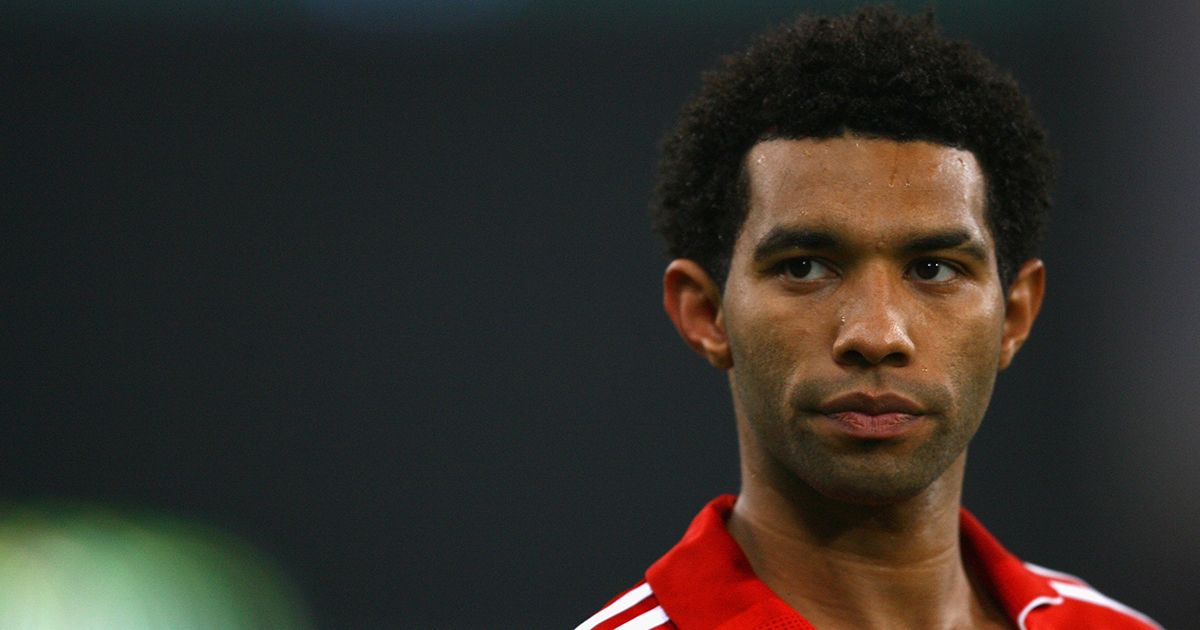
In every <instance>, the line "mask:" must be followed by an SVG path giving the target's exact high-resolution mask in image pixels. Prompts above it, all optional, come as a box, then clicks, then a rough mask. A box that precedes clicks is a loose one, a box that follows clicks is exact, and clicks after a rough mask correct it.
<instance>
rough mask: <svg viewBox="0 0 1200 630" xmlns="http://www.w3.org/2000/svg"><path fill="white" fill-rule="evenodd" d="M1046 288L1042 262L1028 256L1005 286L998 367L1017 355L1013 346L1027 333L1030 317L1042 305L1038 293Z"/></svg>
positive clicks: (1030, 325)
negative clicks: (1005, 300)
mask: <svg viewBox="0 0 1200 630" xmlns="http://www.w3.org/2000/svg"><path fill="white" fill-rule="evenodd" d="M1045 292H1046V265H1044V264H1042V261H1040V260H1038V259H1036V258H1031V259H1029V260H1027V261H1025V264H1023V265H1021V269H1020V270H1018V271H1017V277H1016V279H1014V280H1013V282H1012V284H1011V285H1009V288H1008V302H1007V304H1006V305H1005V312H1004V337H1003V338H1002V340H1001V342H1000V369H1001V370H1003V369H1004V368H1006V367H1008V366H1009V365H1010V364H1011V363H1012V360H1013V357H1015V356H1017V350H1020V349H1021V344H1023V343H1025V339H1027V338H1028V337H1029V332H1030V330H1032V329H1033V320H1035V319H1037V314H1038V311H1039V310H1040V309H1041V308H1042V295H1043V294H1044V293H1045Z"/></svg>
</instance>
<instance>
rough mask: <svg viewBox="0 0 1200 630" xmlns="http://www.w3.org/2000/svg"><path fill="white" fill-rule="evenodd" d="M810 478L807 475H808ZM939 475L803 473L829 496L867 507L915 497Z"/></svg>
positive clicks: (914, 472)
mask: <svg viewBox="0 0 1200 630" xmlns="http://www.w3.org/2000/svg"><path fill="white" fill-rule="evenodd" d="M806 477H807V478H806ZM938 477H939V474H938V473H937V472H934V471H927V470H896V469H895V468H893V467H885V468H882V469H873V470H861V469H860V470H843V471H842V474H838V475H829V474H822V475H819V476H818V475H801V476H800V478H801V480H802V481H804V482H805V483H807V485H809V486H810V487H812V488H813V489H814V490H816V491H817V492H818V493H819V494H821V495H823V496H825V497H826V498H828V499H832V500H834V501H838V502H841V503H849V504H853V505H864V506H883V505H892V504H896V503H901V502H904V501H908V500H910V499H913V498H915V497H917V496H919V495H921V493H923V492H925V491H926V490H927V489H928V488H929V486H930V485H932V484H933V482H934V481H935V480H936V479H937V478H938Z"/></svg>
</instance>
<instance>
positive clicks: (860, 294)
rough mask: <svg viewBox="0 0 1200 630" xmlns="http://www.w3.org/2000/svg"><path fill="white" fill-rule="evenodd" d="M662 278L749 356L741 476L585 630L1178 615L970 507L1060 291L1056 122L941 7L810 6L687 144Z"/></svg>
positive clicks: (671, 303) (739, 367)
mask: <svg viewBox="0 0 1200 630" xmlns="http://www.w3.org/2000/svg"><path fill="white" fill-rule="evenodd" d="M664 153H665V155H664V159H663V162H662V167H661V173H660V183H659V188H658V192H657V208H656V212H657V227H658V229H659V231H660V232H661V233H662V234H663V236H664V237H665V238H666V241H667V243H668V248H669V251H670V254H671V256H672V257H673V258H674V260H673V261H672V262H671V263H670V265H669V266H668V267H667V270H666V274H665V277H664V280H663V302H664V306H665V308H666V311H667V313H668V315H669V316H670V318H671V321H672V322H673V323H674V324H675V327H676V329H677V330H678V331H679V333H680V335H681V336H682V337H683V339H684V341H686V342H687V343H688V345H690V346H691V347H692V348H693V349H694V350H695V351H696V352H697V353H699V354H700V355H701V356H703V357H704V358H705V359H707V360H708V362H709V363H711V364H712V365H713V366H714V367H716V368H718V369H721V370H724V371H726V372H727V374H728V378H729V384H730V389H731V391H732V394H733V403H734V411H735V416H736V420H737V432H738V439H739V453H740V457H741V474H742V487H741V492H740V494H739V495H738V496H737V497H736V498H735V497H732V496H725V497H720V498H718V499H716V500H714V501H713V502H712V503H710V504H709V505H708V506H707V507H705V508H704V510H703V511H702V512H701V513H700V514H699V515H698V516H697V517H696V519H695V520H694V521H693V523H692V525H691V527H690V528H689V529H688V531H687V533H686V535H685V536H684V538H683V539H682V540H681V541H680V542H679V544H678V545H677V546H676V547H675V548H674V549H672V550H671V551H670V552H669V553H667V554H666V555H665V556H664V557H663V558H661V559H660V560H658V561H657V562H656V563H654V565H652V566H651V567H650V569H649V570H648V571H647V572H646V576H645V579H644V580H643V581H641V582H640V583H638V584H637V585H636V586H634V588H632V589H631V590H629V591H627V592H626V593H624V594H623V595H621V596H619V597H617V598H616V599H614V600H613V601H612V602H610V604H609V605H607V606H606V607H604V608H603V609H602V610H601V611H600V612H598V613H597V614H595V615H594V616H592V617H591V618H590V619H588V620H587V621H586V622H584V623H583V624H582V625H580V626H579V629H578V630H591V629H594V628H598V629H605V630H606V629H611V628H620V629H621V630H639V629H640V630H647V629H650V628H683V629H685V630H691V629H693V628H698V629H708V628H728V629H735V628H761V629H763V630H767V629H773V630H782V629H785V628H788V629H798V628H820V629H822V630H826V629H837V628H854V629H864V628H888V629H896V628H913V629H916V628H920V629H929V628H1027V629H1029V630H1035V629H1047V628H1153V627H1157V626H1156V625H1155V624H1154V622H1153V621H1151V620H1149V619H1148V618H1146V617H1145V616H1143V615H1141V614H1139V613H1137V612H1136V611H1133V610H1131V609H1129V608H1127V607H1125V606H1123V605H1122V604H1120V603H1117V602H1115V601H1113V600H1111V599H1109V598H1107V597H1105V596H1104V595H1101V594H1100V593H1098V592H1096V591H1095V590H1093V589H1091V588H1090V587H1088V586H1087V584H1086V583H1084V582H1083V581H1081V580H1080V579H1078V578H1075V577H1072V576H1069V575H1066V574H1062V573H1057V572H1054V571H1050V570H1047V569H1043V568H1040V567H1037V566H1035V565H1032V564H1025V563H1022V562H1021V561H1019V560H1017V559H1016V558H1015V557H1014V556H1012V555H1011V554H1009V553H1008V552H1007V551H1005V550H1004V548H1003V547H1001V546H1000V544H999V543H998V542H997V541H996V540H995V539H994V538H992V537H991V536H990V535H989V534H988V532H987V531H986V530H985V529H984V528H983V526H982V525H980V524H979V522H978V521H976V520H975V519H974V518H973V517H972V516H971V515H970V514H969V513H967V512H966V511H964V510H962V508H961V506H960V500H961V490H962V480H963V470H964V466H965V462H966V447H967V444H968V442H969V441H970V439H971V437H972V436H973V435H974V433H975V431H976V429H977V428H978V427H979V423H980V421H981V420H982V418H983V415H984V411H985V409H986V407H987V404H988V401H989V399H990V397H991V394H992V387H993V384H994V382H995V378H996V374H997V373H998V372H999V371H1000V370H1002V369H1004V368H1006V367H1008V365H1009V364H1010V363H1011V362H1012V361H1013V358H1014V356H1015V355H1016V353H1017V351H1018V350H1019V349H1020V347H1021V344H1022V343H1023V342H1024V341H1025V339H1026V337H1027V336H1028V335H1029V333H1030V330H1031V327H1032V325H1033V322H1034V319H1035V318H1036V316H1037V313H1038V309H1039V307H1040V306H1041V302H1042V294H1043V288H1044V286H1045V271H1044V268H1043V265H1042V262H1041V261H1040V260H1038V259H1037V258H1036V249H1037V244H1038V241H1039V239H1040V235H1041V231H1042V225H1043V222H1044V214H1045V212H1046V209H1047V207H1048V206H1049V198H1048V189H1049V186H1050V180H1051V177H1050V175H1051V173H1050V170H1051V169H1050V159H1049V158H1048V153H1047V150H1046V147H1045V144H1044V134H1043V132H1042V130H1041V128H1040V126H1039V125H1038V123H1037V122H1036V120H1035V119H1034V117H1033V115H1032V113H1031V112H1030V109H1029V107H1028V104H1027V103H1026V101H1025V99H1024V98H1023V97H1022V96H1021V94H1020V92H1019V91H1018V89H1017V86H1016V84H1015V83H1014V82H1013V81H1012V79H1011V78H1009V77H1007V76H1006V75H1004V74H1002V73H1001V72H999V71H998V70H997V69H996V68H995V67H994V66H992V65H991V64H990V63H989V62H988V61H987V60H985V59H984V58H983V57H982V56H981V55H980V54H979V53H978V52H976V51H975V50H973V49H971V48H969V47H968V46H966V45H964V44H960V43H956V42H952V41H948V40H946V39H944V38H943V37H942V36H941V35H940V34H939V33H938V32H937V30H936V28H935V26H934V25H933V20H932V17H931V16H928V15H927V16H924V17H907V16H902V15H899V14H897V13H896V12H894V11H892V10H883V9H866V10H863V11H860V12H859V13H857V14H855V15H853V16H849V17H844V18H838V19H818V18H812V17H805V18H802V19H800V20H799V21H798V22H796V23H795V24H793V25H790V26H787V27H785V28H782V29H780V30H777V31H775V32H772V33H769V34H767V35H765V36H763V37H762V38H760V39H759V40H757V41H756V42H755V43H754V44H753V45H752V46H751V48H750V49H749V50H748V51H747V52H745V53H744V54H741V55H738V56H735V57H731V58H729V59H728V60H726V62H725V63H724V65H723V66H722V67H721V68H720V69H718V70H717V71H716V72H714V73H712V74H710V75H707V76H706V79H705V83H704V86H703V88H702V90H701V92H700V93H699V95H698V96H696V97H695V99H694V100H692V101H691V102H690V103H689V104H688V105H687V106H686V107H685V108H684V111H683V113H682V116H681V119H680V121H679V123H678V126H677V127H676V129H675V130H674V132H673V133H672V134H671V135H670V136H669V137H668V139H667V141H666V144H665V147H664Z"/></svg>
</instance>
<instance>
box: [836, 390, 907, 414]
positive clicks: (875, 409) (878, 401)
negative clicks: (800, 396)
mask: <svg viewBox="0 0 1200 630" xmlns="http://www.w3.org/2000/svg"><path fill="white" fill-rule="evenodd" d="M819 410H820V412H821V413H823V414H833V413H845V412H857V413H865V414H868V415H872V416H877V415H880V414H885V413H906V414H909V415H914V416H915V415H920V414H922V413H924V410H923V409H922V408H921V406H920V405H918V404H917V403H915V402H913V401H912V400H910V399H908V398H905V397H904V396H901V395H900V394H894V393H892V392H884V393H881V394H868V393H866V392H853V393H849V394H843V395H841V396H837V397H835V398H831V399H829V400H828V401H826V402H825V403H823V404H822V405H821V406H820V408H819Z"/></svg>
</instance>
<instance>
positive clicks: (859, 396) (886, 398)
mask: <svg viewBox="0 0 1200 630" xmlns="http://www.w3.org/2000/svg"><path fill="white" fill-rule="evenodd" d="M817 410H818V412H820V413H821V415H823V416H825V417H826V418H828V419H829V420H831V421H832V423H833V425H834V427H836V428H837V429H838V430H839V431H840V432H842V433H845V434H847V435H849V436H851V437H856V438H861V439H871V440H881V439H889V438H895V437H899V436H901V435H903V434H904V433H906V432H907V431H909V430H910V429H911V428H913V427H914V426H915V425H916V422H915V421H916V420H917V419H918V418H920V417H921V416H923V415H924V414H925V410H924V408H922V407H921V405H919V404H917V403H916V402H914V401H912V400H910V399H908V398H905V397H904V396H901V395H899V394H894V393H890V392H888V393H882V394H868V393H864V392H855V393H852V394H845V395H842V396H838V397H836V398H833V399H831V400H829V401H828V402H825V403H823V404H822V405H821V406H820V407H819V408H818V409H817Z"/></svg>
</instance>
